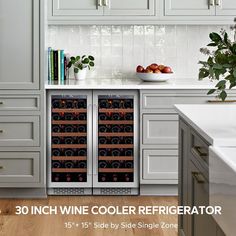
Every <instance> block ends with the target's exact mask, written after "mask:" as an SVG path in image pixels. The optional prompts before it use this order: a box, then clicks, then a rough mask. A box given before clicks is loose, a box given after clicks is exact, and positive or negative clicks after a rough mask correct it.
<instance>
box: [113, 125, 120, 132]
mask: <svg viewBox="0 0 236 236" xmlns="http://www.w3.org/2000/svg"><path fill="white" fill-rule="evenodd" d="M111 131H112V132H113V133H118V132H121V131H122V129H121V126H119V125H114V126H113V127H112V129H111Z"/></svg>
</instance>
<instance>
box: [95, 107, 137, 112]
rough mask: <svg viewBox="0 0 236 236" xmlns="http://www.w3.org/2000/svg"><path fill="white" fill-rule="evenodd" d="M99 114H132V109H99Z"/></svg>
mask: <svg viewBox="0 0 236 236" xmlns="http://www.w3.org/2000/svg"><path fill="white" fill-rule="evenodd" d="M99 112H102V113H119V112H127V113H132V112H134V109H119V108H110V109H106V108H104V109H99Z"/></svg>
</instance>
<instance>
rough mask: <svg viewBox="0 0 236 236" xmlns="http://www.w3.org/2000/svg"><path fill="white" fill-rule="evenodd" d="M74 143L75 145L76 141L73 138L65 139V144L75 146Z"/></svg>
mask: <svg viewBox="0 0 236 236" xmlns="http://www.w3.org/2000/svg"><path fill="white" fill-rule="evenodd" d="M73 143H74V139H73V138H72V137H66V138H65V144H73Z"/></svg>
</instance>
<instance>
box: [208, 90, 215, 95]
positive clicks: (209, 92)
mask: <svg viewBox="0 0 236 236" xmlns="http://www.w3.org/2000/svg"><path fill="white" fill-rule="evenodd" d="M215 91H216V89H211V90H209V91H208V93H207V95H210V94H213V93H214V92H215Z"/></svg>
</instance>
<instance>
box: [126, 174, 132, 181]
mask: <svg viewBox="0 0 236 236" xmlns="http://www.w3.org/2000/svg"><path fill="white" fill-rule="evenodd" d="M130 181H131V179H130V176H129V174H125V182H130Z"/></svg>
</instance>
